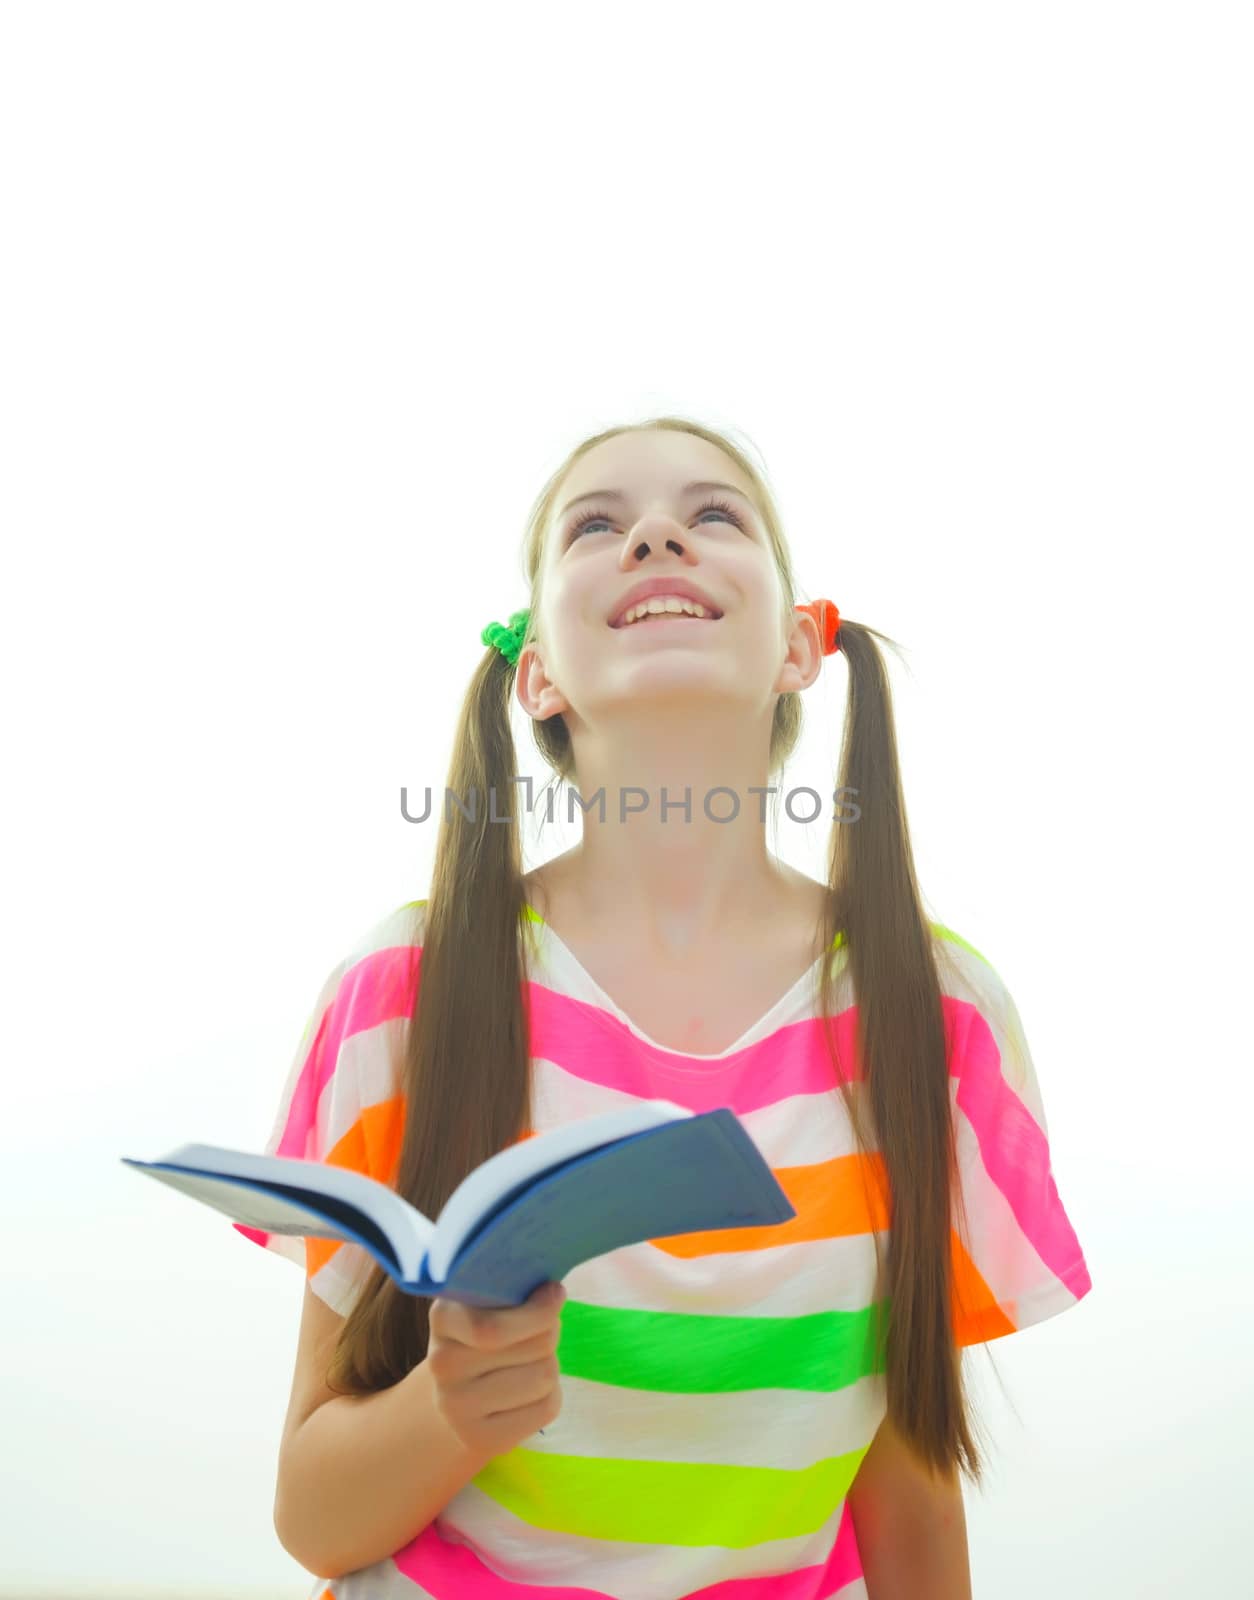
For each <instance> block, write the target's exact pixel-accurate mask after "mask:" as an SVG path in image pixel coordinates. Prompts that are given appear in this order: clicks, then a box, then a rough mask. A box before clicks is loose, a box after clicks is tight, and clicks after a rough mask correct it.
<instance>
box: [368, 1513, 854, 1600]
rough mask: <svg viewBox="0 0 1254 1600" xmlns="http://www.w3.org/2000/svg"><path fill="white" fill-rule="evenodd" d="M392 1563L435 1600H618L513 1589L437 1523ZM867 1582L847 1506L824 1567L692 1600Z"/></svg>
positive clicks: (546, 1588) (793, 1595) (804, 1599)
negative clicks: (860, 1580)
mask: <svg viewBox="0 0 1254 1600" xmlns="http://www.w3.org/2000/svg"><path fill="white" fill-rule="evenodd" d="M391 1559H392V1560H393V1562H395V1564H396V1568H397V1571H398V1572H400V1573H401V1574H402V1576H404V1577H406V1578H409V1579H411V1580H412V1581H413V1582H414V1583H420V1584H421V1585H422V1586H423V1588H424V1589H426V1590H427V1592H428V1593H429V1594H431V1595H433V1596H434V1600H511V1597H517V1600H613V1597H612V1596H608V1595H607V1594H606V1591H605V1590H603V1589H585V1588H582V1587H579V1586H578V1585H572V1584H567V1583H561V1584H548V1583H511V1582H510V1580H509V1579H508V1578H503V1577H501V1576H500V1575H499V1574H497V1573H495V1572H493V1571H492V1569H491V1568H490V1567H488V1566H486V1565H485V1564H484V1563H483V1562H482V1561H480V1559H479V1557H478V1556H477V1555H475V1553H474V1551H473V1550H471V1549H470V1547H469V1546H468V1545H462V1544H453V1543H451V1542H450V1541H449V1540H447V1539H445V1538H444V1537H443V1535H442V1534H441V1533H440V1532H439V1530H438V1529H437V1527H436V1524H435V1523H434V1522H430V1523H428V1524H427V1526H426V1527H425V1528H424V1529H423V1530H422V1532H421V1533H420V1534H419V1535H418V1537H417V1538H416V1539H413V1540H411V1542H410V1543H409V1544H407V1545H406V1546H405V1547H404V1549H402V1550H398V1551H397V1552H396V1554H395V1555H394V1556H392V1558H391ZM592 1559H594V1560H595V1555H594V1556H593V1558H592ZM861 1576H862V1561H861V1558H860V1557H859V1555H858V1541H857V1536H856V1535H855V1533H854V1526H853V1517H852V1516H851V1515H850V1511H849V1502H848V1500H846V1501H845V1503H844V1505H843V1507H842V1508H841V1514H840V1526H839V1527H838V1528H837V1530H836V1541H835V1543H834V1544H833V1546H832V1550H831V1554H830V1555H829V1556H828V1558H827V1560H826V1561H824V1562H822V1563H821V1564H820V1565H819V1566H816V1567H798V1568H796V1569H795V1570H794V1571H792V1572H778V1573H769V1574H767V1575H765V1576H763V1577H760V1578H729V1579H728V1580H727V1581H725V1582H723V1583H712V1584H708V1585H707V1586H706V1587H705V1588H704V1589H694V1590H692V1591H691V1600H697V1597H700V1600H827V1597H828V1596H833V1595H835V1594H836V1593H837V1591H838V1590H839V1589H841V1588H843V1587H844V1586H845V1585H846V1584H850V1583H853V1582H854V1581H855V1580H856V1579H857V1578H860V1577H861Z"/></svg>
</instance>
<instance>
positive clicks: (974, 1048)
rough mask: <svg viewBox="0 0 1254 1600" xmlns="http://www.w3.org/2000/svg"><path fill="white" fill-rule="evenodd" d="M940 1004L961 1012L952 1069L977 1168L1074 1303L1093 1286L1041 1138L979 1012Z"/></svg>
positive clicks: (961, 1005) (964, 1006) (952, 1002)
mask: <svg viewBox="0 0 1254 1600" xmlns="http://www.w3.org/2000/svg"><path fill="white" fill-rule="evenodd" d="M945 1003H946V1005H948V1006H951V1007H953V1008H954V1009H955V1010H957V1009H959V1008H961V1009H963V1010H965V1011H966V1012H967V1013H968V1021H967V1031H966V1037H965V1039H964V1040H963V1043H962V1048H961V1052H960V1055H959V1059H958V1063H957V1068H956V1074H957V1078H958V1105H959V1107H960V1109H961V1110H962V1112H963V1114H964V1115H965V1116H966V1118H967V1121H968V1122H969V1123H970V1124H971V1127H972V1129H973V1131H974V1133H975V1137H976V1140H977V1142H978V1144H979V1147H980V1157H981V1159H982V1160H983V1162H984V1169H985V1171H986V1172H987V1173H988V1175H989V1177H990V1178H991V1179H992V1180H993V1182H994V1183H995V1184H996V1185H997V1187H998V1188H999V1189H1000V1190H1001V1192H1002V1194H1003V1195H1005V1197H1006V1202H1007V1204H1008V1205H1009V1207H1010V1209H1011V1211H1012V1212H1013V1213H1014V1216H1015V1220H1016V1221H1017V1222H1018V1224H1019V1227H1020V1228H1021V1229H1022V1230H1023V1234H1024V1237H1025V1238H1026V1239H1027V1240H1028V1241H1029V1243H1030V1244H1031V1245H1032V1247H1033V1249H1034V1250H1035V1251H1036V1253H1037V1255H1039V1256H1040V1258H1041V1260H1042V1261H1043V1262H1044V1263H1045V1265H1046V1266H1047V1267H1048V1268H1049V1269H1050V1271H1051V1272H1053V1273H1054V1275H1055V1276H1056V1277H1057V1278H1059V1279H1060V1280H1061V1281H1062V1282H1063V1283H1065V1284H1066V1286H1067V1287H1068V1288H1069V1289H1070V1290H1071V1292H1072V1293H1073V1294H1074V1295H1075V1296H1076V1297H1077V1299H1078V1298H1079V1297H1080V1296H1081V1295H1084V1294H1087V1293H1088V1291H1089V1290H1090V1289H1091V1288H1092V1286H1093V1285H1092V1281H1091V1279H1090V1277H1089V1272H1088V1267H1087V1266H1086V1265H1085V1262H1084V1256H1083V1252H1082V1251H1081V1249H1080V1242H1079V1240H1078V1239H1077V1238H1076V1235H1075V1230H1074V1229H1073V1228H1072V1226H1071V1223H1070V1221H1069V1220H1068V1218H1067V1213H1066V1212H1065V1211H1064V1210H1063V1208H1062V1202H1061V1200H1060V1199H1059V1198H1058V1190H1057V1187H1056V1186H1055V1184H1054V1178H1053V1173H1052V1172H1051V1170H1050V1160H1049V1144H1048V1142H1047V1140H1046V1138H1045V1135H1044V1133H1043V1132H1042V1131H1041V1128H1040V1126H1039V1125H1038V1123H1037V1121H1036V1118H1035V1117H1034V1116H1033V1115H1032V1113H1031V1112H1030V1111H1029V1110H1028V1108H1027V1106H1025V1105H1024V1103H1023V1101H1022V1100H1021V1099H1020V1098H1019V1096H1018V1095H1017V1094H1016V1093H1015V1091H1014V1090H1013V1089H1012V1088H1011V1086H1010V1084H1009V1083H1007V1082H1006V1078H1005V1075H1004V1073H1003V1070H1002V1061H1001V1052H1000V1051H999V1050H998V1048H997V1041H996V1039H995V1038H994V1037H993V1033H992V1030H991V1029H990V1027H989V1025H988V1023H987V1021H986V1020H985V1018H984V1017H983V1016H982V1015H981V1013H980V1012H979V1010H978V1009H977V1008H976V1007H975V1006H972V1005H968V1004H966V1003H965V1002H961V1001H956V1000H950V999H948V998H947V999H946V1002H945ZM951 1070H952V1069H951Z"/></svg>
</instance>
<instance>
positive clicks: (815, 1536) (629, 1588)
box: [354, 1482, 858, 1600]
mask: <svg viewBox="0 0 1254 1600" xmlns="http://www.w3.org/2000/svg"><path fill="white" fill-rule="evenodd" d="M843 1505H844V1502H843V1501H842V1502H841V1504H840V1505H838V1506H837V1507H836V1509H835V1510H834V1511H833V1512H832V1514H831V1515H830V1516H829V1517H828V1518H827V1519H826V1521H825V1522H824V1523H823V1525H822V1526H821V1527H819V1528H817V1529H816V1530H815V1531H814V1533H811V1534H803V1535H801V1536H799V1537H798V1538H795V1539H770V1540H767V1541H766V1542H764V1543H762V1544H756V1545H750V1546H749V1547H748V1548H747V1549H743V1550H737V1549H735V1548H733V1547H731V1546H719V1547H717V1548H714V1547H711V1546H706V1545H694V1546H686V1545H671V1544H662V1545H658V1544H632V1543H628V1542H623V1541H613V1540H609V1539H605V1540H601V1539H585V1538H581V1537H579V1536H578V1535H571V1534H562V1533H558V1532H555V1531H554V1530H553V1529H551V1528H533V1527H531V1526H529V1525H528V1524H527V1523H525V1522H523V1521H522V1520H521V1519H520V1518H518V1517H515V1516H513V1515H512V1514H511V1513H510V1512H508V1511H506V1510H504V1509H503V1508H502V1507H501V1506H499V1505H497V1503H496V1501H495V1500H493V1499H491V1498H490V1497H489V1496H488V1495H486V1494H484V1493H483V1491H482V1490H481V1489H479V1488H477V1487H476V1486H475V1484H474V1483H473V1482H472V1483H468V1484H467V1485H466V1487H465V1488H464V1489H462V1490H461V1492H460V1493H459V1494H457V1495H455V1496H454V1497H453V1499H452V1500H450V1501H449V1503H448V1505H447V1506H446V1507H445V1509H444V1510H443V1511H442V1512H441V1513H440V1515H439V1517H437V1518H436V1523H437V1526H438V1528H439V1530H440V1532H441V1533H442V1534H444V1535H445V1537H447V1538H450V1539H455V1540H456V1541H457V1542H458V1543H463V1544H468V1545H469V1546H470V1547H471V1548H472V1549H473V1550H474V1551H475V1553H476V1554H477V1555H479V1556H480V1558H481V1559H482V1560H484V1561H485V1563H486V1564H487V1565H488V1566H490V1567H491V1568H492V1570H493V1571H494V1572H497V1573H500V1574H501V1575H502V1576H504V1577H507V1578H509V1579H511V1580H513V1581H514V1582H516V1583H532V1584H555V1585H556V1584H565V1585H569V1586H572V1587H577V1588H580V1589H585V1590H599V1591H601V1592H602V1593H604V1594H609V1595H613V1596H615V1600H683V1597H684V1596H685V1595H690V1594H692V1593H694V1592H695V1591H696V1590H698V1589H704V1588H707V1587H709V1586H710V1585H712V1584H716V1583H726V1582H728V1581H729V1580H730V1579H733V1578H756V1577H760V1576H762V1575H763V1574H770V1575H772V1576H774V1575H779V1574H783V1573H788V1572H791V1571H793V1570H795V1569H796V1568H798V1567H814V1566H821V1565H822V1564H823V1563H824V1562H826V1561H827V1559H828V1558H829V1556H830V1555H831V1552H832V1548H833V1547H834V1545H835V1543H836V1535H837V1533H838V1531H839V1528H840V1518H841V1511H842V1509H843ZM361 1593H362V1595H363V1596H364V1595H365V1593H366V1591H365V1590H364V1589H363V1590H362V1591H361ZM857 1593H858V1591H857V1590H856V1589H851V1588H849V1586H848V1585H846V1587H845V1589H842V1590H841V1591H840V1600H854V1597H856V1596H857ZM354 1600H355V1597H354Z"/></svg>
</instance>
